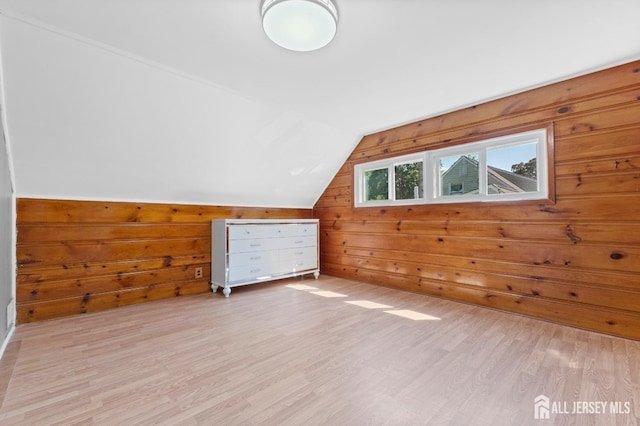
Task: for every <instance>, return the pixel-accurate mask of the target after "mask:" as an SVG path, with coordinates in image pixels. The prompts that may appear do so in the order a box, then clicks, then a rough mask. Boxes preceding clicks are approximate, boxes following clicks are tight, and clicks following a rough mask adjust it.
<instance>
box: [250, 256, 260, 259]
mask: <svg viewBox="0 0 640 426" xmlns="http://www.w3.org/2000/svg"><path fill="white" fill-rule="evenodd" d="M258 259H262V256H253V257H250V258H249V260H258Z"/></svg>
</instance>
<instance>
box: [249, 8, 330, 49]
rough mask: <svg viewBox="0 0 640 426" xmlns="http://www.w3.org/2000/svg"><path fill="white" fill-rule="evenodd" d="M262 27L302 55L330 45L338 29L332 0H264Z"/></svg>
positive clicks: (275, 38)
mask: <svg viewBox="0 0 640 426" xmlns="http://www.w3.org/2000/svg"><path fill="white" fill-rule="evenodd" d="M261 10H262V28H263V29H264V32H265V33H266V34H267V36H268V37H269V38H270V39H271V40H272V41H273V42H274V43H275V44H277V45H278V46H281V47H284V48H285V49H289V50H295V51H298V52H308V51H311V50H316V49H320V48H321V47H324V46H326V45H327V44H329V42H330V41H331V40H333V37H334V36H335V34H336V30H337V28H338V10H337V9H336V5H335V4H334V3H333V2H332V1H331V0H263V1H262V7H261Z"/></svg>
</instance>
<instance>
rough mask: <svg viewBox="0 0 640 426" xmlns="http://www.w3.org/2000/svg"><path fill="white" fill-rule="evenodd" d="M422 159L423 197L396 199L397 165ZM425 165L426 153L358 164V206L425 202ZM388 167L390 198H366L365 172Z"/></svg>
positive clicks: (356, 176) (356, 181)
mask: <svg viewBox="0 0 640 426" xmlns="http://www.w3.org/2000/svg"><path fill="white" fill-rule="evenodd" d="M420 161H422V167H423V170H422V188H423V194H422V197H421V198H410V199H408V200H396V199H395V198H396V185H395V182H396V179H395V166H397V165H401V164H407V163H417V162H420ZM425 165H426V154H425V153H419V154H409V155H403V156H400V157H393V158H387V159H384V160H377V161H371V162H369V163H362V164H357V165H356V166H355V167H354V176H355V181H354V188H356V190H355V194H356V196H355V199H356V207H361V206H390V205H396V204H398V205H406V204H424V203H425V201H426V198H425V194H426V193H427V187H426V183H427V182H426V175H425ZM385 168H386V169H387V176H388V182H387V185H388V191H387V193H388V194H389V199H388V200H369V201H367V200H365V197H366V192H367V191H366V179H365V173H366V172H368V171H372V170H379V169H385Z"/></svg>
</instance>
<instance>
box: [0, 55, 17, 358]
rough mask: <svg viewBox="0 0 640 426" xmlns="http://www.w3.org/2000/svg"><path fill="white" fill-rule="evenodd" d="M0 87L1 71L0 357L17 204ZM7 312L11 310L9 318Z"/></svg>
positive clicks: (6, 328) (9, 326) (11, 299)
mask: <svg viewBox="0 0 640 426" xmlns="http://www.w3.org/2000/svg"><path fill="white" fill-rule="evenodd" d="M1 62H2V61H0V65H1ZM0 69H1V67H0ZM1 88H2V73H1V72H0V341H3V343H2V345H1V347H0V356H2V353H3V352H4V348H5V347H6V344H7V343H8V340H9V337H10V332H11V331H12V330H13V324H15V285H16V283H15V276H16V270H15V267H16V266H15V265H16V262H15V258H16V254H15V248H16V231H15V229H16V213H15V212H16V210H15V206H16V203H15V191H14V183H13V170H12V165H11V150H10V147H9V144H8V141H7V136H6V127H5V123H4V100H3V97H2V89H1ZM9 304H11V307H10V308H8V305H9ZM7 310H9V311H10V313H9V315H7Z"/></svg>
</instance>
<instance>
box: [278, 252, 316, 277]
mask: <svg viewBox="0 0 640 426" xmlns="http://www.w3.org/2000/svg"><path fill="white" fill-rule="evenodd" d="M317 268H318V261H317V257H316V254H315V253H314V255H313V256H311V257H300V258H298V259H283V260H280V261H279V262H278V273H280V274H292V273H297V272H300V271H308V270H309V269H317Z"/></svg>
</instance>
